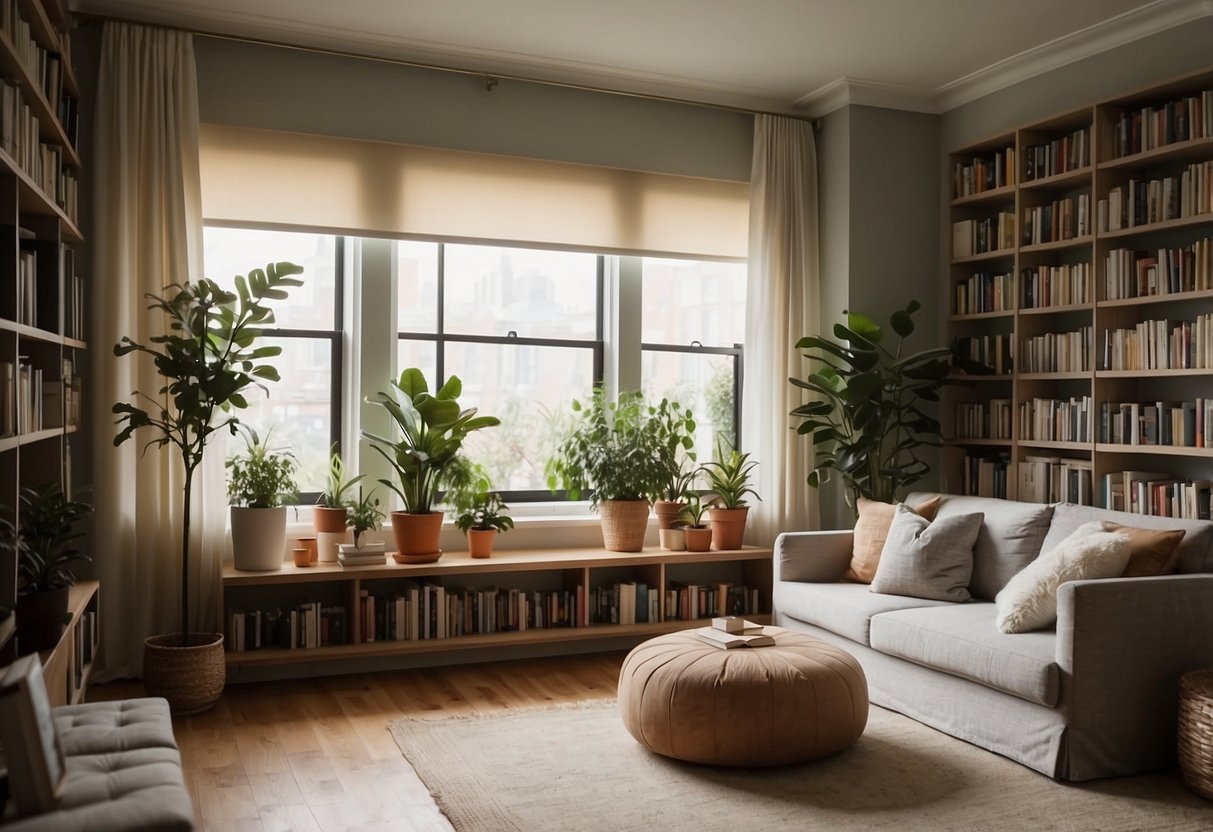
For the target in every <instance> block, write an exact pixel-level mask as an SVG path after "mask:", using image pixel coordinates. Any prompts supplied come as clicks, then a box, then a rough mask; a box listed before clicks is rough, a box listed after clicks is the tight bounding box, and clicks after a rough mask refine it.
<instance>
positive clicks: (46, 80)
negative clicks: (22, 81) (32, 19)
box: [0, 0, 63, 102]
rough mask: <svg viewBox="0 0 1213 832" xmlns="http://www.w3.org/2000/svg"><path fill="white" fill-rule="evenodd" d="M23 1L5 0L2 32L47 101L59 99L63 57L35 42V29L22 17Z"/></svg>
mask: <svg viewBox="0 0 1213 832" xmlns="http://www.w3.org/2000/svg"><path fill="white" fill-rule="evenodd" d="M21 5H22V3H21V2H20V0H4V2H3V4H2V5H0V31H2V32H4V34H6V35H8V42H9V43H10V44H12V47H13V52H14V53H15V54H16V56H17V60H18V61H20V62H21V64H22V65H23V66H24V67H25V69H26V71H27V72H29V74H30V76H31V77H33V78H34V79H35V80H36V81H37V83H38V88H39V89H40V91H41V92H42V95H43V96H44V97H45V98H46V100H47V101H50V102H55V101H58V100H59V95H60V91H61V89H62V87H61V82H62V78H63V73H62V67H61V66H60V61H61V58H60V56H59V54H58V53H57V52H51V51H49V50H47V49H45V48H43V46H42V45H41V44H39V43H38V42H37V41H35V40H34V36H33V30H32V28H31V27H30V25H29V23H28V22H27V21H26V20H25V18H24V17H22V16H21V12H20V9H21Z"/></svg>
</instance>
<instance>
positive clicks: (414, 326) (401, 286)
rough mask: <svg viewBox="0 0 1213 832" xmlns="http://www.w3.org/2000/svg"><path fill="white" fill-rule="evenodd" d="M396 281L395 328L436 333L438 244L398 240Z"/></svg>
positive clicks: (406, 365) (402, 330)
mask: <svg viewBox="0 0 1213 832" xmlns="http://www.w3.org/2000/svg"><path fill="white" fill-rule="evenodd" d="M396 280H397V283H396V329H397V330H398V331H400V332H424V333H434V332H437V331H438V244H437V243H416V242H410V241H408V240H399V241H397V243H396ZM403 366H405V367H408V366H412V365H409V364H405V365H403Z"/></svg>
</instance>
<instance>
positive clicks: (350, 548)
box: [337, 542, 387, 566]
mask: <svg viewBox="0 0 1213 832" xmlns="http://www.w3.org/2000/svg"><path fill="white" fill-rule="evenodd" d="M337 562H338V563H340V564H341V565H342V566H383V565H384V564H385V563H387V544H386V543H383V542H379V543H363V544H362V546H360V547H357V546H354V544H352V543H342V544H340V545H339V546H338V547H337Z"/></svg>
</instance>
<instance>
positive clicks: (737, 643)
mask: <svg viewBox="0 0 1213 832" xmlns="http://www.w3.org/2000/svg"><path fill="white" fill-rule="evenodd" d="M695 636H696V637H697V638H698V639H699V640H700V641H704V642H707V643H708V644H710V645H712V646H713V647H719V648H720V649H721V650H733V649H735V648H738V647H774V646H775V637H774V636H772V635H767V633H766V632H765V631H764V630H763V627H762V625H761V624H755V623H754V622H752V621H746V620H745V619H744V618H741V617H740V616H736V615H728V616H725V617H723V618H713V619H712V626H711V627H701V628H699V629H698V630H696V631H695Z"/></svg>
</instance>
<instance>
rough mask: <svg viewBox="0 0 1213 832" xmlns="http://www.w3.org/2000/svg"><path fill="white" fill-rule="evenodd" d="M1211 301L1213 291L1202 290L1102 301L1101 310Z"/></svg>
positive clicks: (1100, 303)
mask: <svg viewBox="0 0 1213 832" xmlns="http://www.w3.org/2000/svg"><path fill="white" fill-rule="evenodd" d="M1210 299H1213V289H1201V290H1198V291H1195V292H1171V293H1170V294H1166V295H1141V296H1139V297H1135V298H1115V299H1114V300H1101V301H1100V302H1099V308H1100V309H1107V308H1112V307H1117V306H1150V305H1152V304H1156V303H1185V302H1189V301H1194V300H1210Z"/></svg>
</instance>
